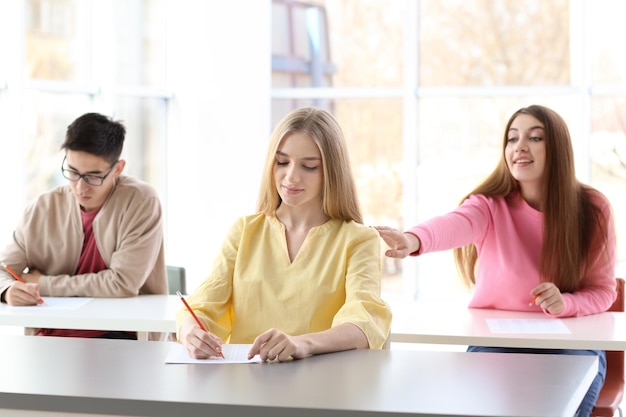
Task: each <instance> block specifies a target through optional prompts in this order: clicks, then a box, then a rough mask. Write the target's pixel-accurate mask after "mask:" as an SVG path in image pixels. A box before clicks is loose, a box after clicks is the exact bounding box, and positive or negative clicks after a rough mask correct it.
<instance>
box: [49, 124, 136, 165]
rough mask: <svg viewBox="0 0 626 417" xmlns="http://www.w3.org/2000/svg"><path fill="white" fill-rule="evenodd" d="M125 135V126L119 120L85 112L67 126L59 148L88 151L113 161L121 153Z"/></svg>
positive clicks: (117, 158)
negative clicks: (63, 139)
mask: <svg viewBox="0 0 626 417" xmlns="http://www.w3.org/2000/svg"><path fill="white" fill-rule="evenodd" d="M125 136H126V128H125V127H124V125H123V124H122V123H121V122H119V121H115V120H113V119H111V118H110V117H107V116H103V115H101V114H98V113H86V114H83V115H82V116H80V117H79V118H77V119H76V120H74V121H73V122H72V124H70V125H69V126H68V127H67V132H66V134H65V141H64V142H63V144H62V145H61V149H64V150H71V151H81V152H86V153H90V154H92V155H97V156H101V157H104V159H106V160H107V161H109V162H110V163H114V162H116V161H117V160H119V158H120V155H121V154H122V148H123V147H124V137H125Z"/></svg>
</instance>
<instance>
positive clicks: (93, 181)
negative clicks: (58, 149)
mask: <svg viewBox="0 0 626 417" xmlns="http://www.w3.org/2000/svg"><path fill="white" fill-rule="evenodd" d="M66 159H67V156H65V157H64V158H63V162H62V163H61V172H62V173H63V176H64V177H65V178H67V179H68V180H70V181H73V182H76V181H80V179H81V178H82V179H83V180H84V181H85V182H86V183H87V184H89V185H93V186H96V187H99V186H101V185H102V183H103V182H104V180H106V179H107V177H108V176H109V175H110V174H111V172H113V168H115V165H117V163H118V162H119V161H115V162H114V163H113V165H111V169H109V172H107V173H106V174H104V175H103V176H99V175H90V174H79V173H78V172H76V171H74V170H72V169H67V168H64V167H63V166H64V165H65V160H66Z"/></svg>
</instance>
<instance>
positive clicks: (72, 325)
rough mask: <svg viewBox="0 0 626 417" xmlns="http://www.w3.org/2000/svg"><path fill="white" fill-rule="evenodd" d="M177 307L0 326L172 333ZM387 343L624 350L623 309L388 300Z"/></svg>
mask: <svg viewBox="0 0 626 417" xmlns="http://www.w3.org/2000/svg"><path fill="white" fill-rule="evenodd" d="M182 307H183V303H182V302H181V300H180V299H179V298H178V297H177V296H175V295H141V296H138V297H130V298H93V299H92V300H91V301H89V302H88V303H86V304H84V305H82V306H80V307H78V308H76V309H52V308H46V307H45V306H33V307H20V308H13V307H9V306H7V305H6V304H2V305H0V325H10V326H22V327H46V328H66V329H93V330H127V331H137V332H162V333H174V332H175V331H176V313H177V312H178V311H179V310H180V309H181V308H182ZM488 319H500V320H503V319H515V320H520V319H522V320H560V321H562V323H563V324H564V325H565V326H566V327H567V329H568V331H569V332H568V333H565V334H563V333H558V334H557V333H554V334H550V333H523V334H521V333H520V334H510V333H507V334H496V333H493V332H491V331H490V329H489V327H488V325H487V320H488ZM391 342H395V343H398V342H403V343H427V344H442V345H482V346H506V347H533V348H554V349H605V350H626V313H613V312H610V313H601V314H595V315H591V316H585V317H577V318H567V319H553V318H550V317H548V316H547V315H546V314H544V313H543V312H537V313H530V312H516V311H503V310H488V309H469V308H467V303H466V302H463V301H459V300H458V299H453V300H449V301H446V300H424V301H418V302H402V303H400V302H397V303H394V304H393V321H392V326H391Z"/></svg>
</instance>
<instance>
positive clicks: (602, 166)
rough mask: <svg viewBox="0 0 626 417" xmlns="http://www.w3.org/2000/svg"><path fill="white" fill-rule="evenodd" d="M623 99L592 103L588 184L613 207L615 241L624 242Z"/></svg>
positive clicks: (625, 258)
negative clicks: (600, 192)
mask: <svg viewBox="0 0 626 417" xmlns="http://www.w3.org/2000/svg"><path fill="white" fill-rule="evenodd" d="M625 114H626V98H624V97H601V98H594V99H593V102H592V125H591V146H590V148H589V150H590V153H591V155H590V157H591V179H592V181H591V185H593V186H594V187H596V188H598V189H599V190H600V191H602V192H603V193H605V194H606V196H607V197H608V199H609V200H610V201H611V205H612V206H613V212H614V213H615V223H616V229H617V241H618V242H625V241H626V218H625V217H624V216H623V215H622V213H626V193H624V190H626V122H625V120H624V115H625ZM617 250H618V269H623V268H624V267H626V245H618V246H617Z"/></svg>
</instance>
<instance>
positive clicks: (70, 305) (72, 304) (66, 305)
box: [7, 297, 93, 310]
mask: <svg viewBox="0 0 626 417" xmlns="http://www.w3.org/2000/svg"><path fill="white" fill-rule="evenodd" d="M42 298H43V301H44V303H43V304H36V305H33V306H7V308H10V309H24V308H45V309H51V310H73V309H75V308H78V307H81V306H83V305H85V304H87V303H88V302H90V301H91V300H93V298H92V297H42Z"/></svg>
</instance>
